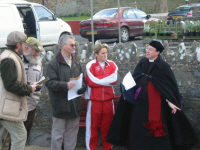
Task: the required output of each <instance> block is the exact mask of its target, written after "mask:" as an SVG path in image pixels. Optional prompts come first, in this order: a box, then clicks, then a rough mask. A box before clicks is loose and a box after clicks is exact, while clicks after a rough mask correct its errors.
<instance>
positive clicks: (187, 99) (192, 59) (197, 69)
mask: <svg viewBox="0 0 200 150" xmlns="http://www.w3.org/2000/svg"><path fill="white" fill-rule="evenodd" d="M97 42H99V41H97ZM199 42H200V41H184V42H174V41H166V40H165V41H163V44H164V47H165V50H164V52H163V53H162V55H161V57H162V58H163V59H164V60H165V61H166V62H168V63H169V64H170V65H171V68H172V70H173V72H174V74H175V77H176V79H177V83H178V85H179V89H180V92H181V93H182V95H183V108H182V110H183V111H184V112H185V113H186V115H187V116H188V118H189V120H190V121H191V123H192V125H193V127H194V129H195V131H196V133H197V134H198V135H200V119H199V116H200V99H199V98H200V88H199V87H200V43H199ZM146 43H149V40H144V46H143V47H137V45H136V44H135V43H134V42H132V43H131V45H130V46H129V47H124V45H123V44H122V43H121V44H116V43H115V44H114V45H113V46H112V47H110V48H109V59H111V60H113V61H114V62H115V63H116V64H117V66H118V67H119V71H118V83H117V85H115V86H114V89H115V93H116V95H120V90H119V84H120V82H121V81H122V79H123V77H124V75H125V74H126V73H127V72H128V71H131V72H133V70H134V68H135V66H136V64H137V62H138V61H139V60H140V59H141V58H142V57H144V56H145V50H146V46H147V44H146ZM76 44H77V47H76V52H77V53H76V57H77V58H78V59H79V60H80V62H81V64H82V67H83V68H84V69H85V65H86V63H87V62H88V61H90V60H91V59H93V56H92V47H91V43H85V44H84V45H81V46H79V45H78V42H77V43H76ZM52 57H53V53H52V52H51V51H48V52H47V53H46V54H45V53H43V54H42V55H41V59H42V60H43V65H44V72H45V67H46V65H47V63H48V61H50V60H51V58H52ZM51 125H52V121H51V107H50V100H49V96H48V92H47V89H46V87H44V86H43V88H42V96H41V100H40V102H39V104H38V107H37V113H36V118H35V121H34V125H33V128H32V130H31V134H30V138H29V139H28V144H30V145H40V146H50V140H51V137H50V134H51ZM99 144H100V143H99ZM77 146H85V128H80V131H79V135H78V143H77Z"/></svg>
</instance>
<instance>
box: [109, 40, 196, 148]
mask: <svg viewBox="0 0 200 150" xmlns="http://www.w3.org/2000/svg"><path fill="white" fill-rule="evenodd" d="M163 50H164V47H163V46H162V44H161V43H160V42H159V41H156V40H153V41H151V42H150V44H149V46H148V47H147V51H146V58H143V59H141V60H140V62H139V63H138V64H137V66H136V68H135V70H134V72H133V78H134V79H135V81H136V86H135V87H133V88H132V89H130V90H129V91H124V92H123V96H125V97H127V94H129V95H131V94H130V93H132V101H131V103H130V100H129V102H128V101H125V100H124V97H123V96H122V97H121V99H120V102H119V104H118V108H117V110H116V114H115V116H114V119H113V122H112V124H111V127H110V130H109V133H108V135H107V140H108V142H111V143H113V144H118V145H124V146H126V147H127V148H128V149H129V150H189V149H191V147H192V146H193V145H194V144H195V143H197V141H198V139H197V136H196V134H195V133H194V130H193V128H192V127H191V125H190V123H189V121H188V120H187V118H186V116H185V115H184V113H183V112H182V111H181V100H180V95H179V90H178V86H177V82H176V79H175V77H174V74H173V72H172V70H171V68H170V66H169V64H167V63H166V62H165V61H164V60H162V58H161V57H160V53H161V52H162V51H163ZM122 89H123V85H122ZM131 104H133V105H131Z"/></svg>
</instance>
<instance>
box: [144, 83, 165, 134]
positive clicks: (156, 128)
mask: <svg viewBox="0 0 200 150" xmlns="http://www.w3.org/2000/svg"><path fill="white" fill-rule="evenodd" d="M147 92H148V97H149V115H148V119H149V122H148V123H146V124H143V125H144V126H145V127H147V128H149V129H150V132H149V133H147V136H154V137H162V136H165V135H166V134H167V133H165V132H164V131H163V128H164V127H165V125H163V124H162V113H161V95H160V93H159V92H158V91H157V90H156V88H155V87H154V85H153V83H152V82H151V81H149V82H148V87H147Z"/></svg>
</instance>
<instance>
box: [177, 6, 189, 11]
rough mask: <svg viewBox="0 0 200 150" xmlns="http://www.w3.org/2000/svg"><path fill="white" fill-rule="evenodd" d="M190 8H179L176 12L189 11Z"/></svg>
mask: <svg viewBox="0 0 200 150" xmlns="http://www.w3.org/2000/svg"><path fill="white" fill-rule="evenodd" d="M189 10H190V7H178V8H176V9H175V10H174V11H189Z"/></svg>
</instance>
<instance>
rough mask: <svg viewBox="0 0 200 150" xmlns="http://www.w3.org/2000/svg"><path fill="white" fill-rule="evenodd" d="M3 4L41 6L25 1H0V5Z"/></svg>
mask: <svg viewBox="0 0 200 150" xmlns="http://www.w3.org/2000/svg"><path fill="white" fill-rule="evenodd" d="M1 3H3V4H15V5H20V4H21V5H24V4H25V5H26V4H29V5H30V4H35V5H41V4H38V3H32V2H28V1H25V0H0V4H1Z"/></svg>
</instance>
